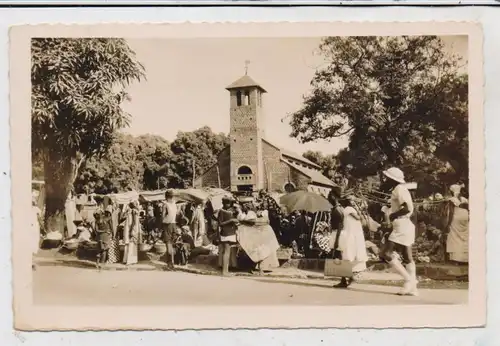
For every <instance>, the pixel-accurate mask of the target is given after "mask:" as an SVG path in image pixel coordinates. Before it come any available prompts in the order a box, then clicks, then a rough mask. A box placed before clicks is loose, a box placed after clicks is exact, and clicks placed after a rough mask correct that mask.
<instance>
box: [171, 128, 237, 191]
mask: <svg viewBox="0 0 500 346" xmlns="http://www.w3.org/2000/svg"><path fill="white" fill-rule="evenodd" d="M228 145H229V139H228V137H227V136H226V135H225V134H223V133H214V132H212V130H211V129H210V128H209V127H208V126H205V127H202V128H200V129H198V130H195V131H193V132H179V133H178V134H177V137H176V139H175V140H174V141H173V142H172V144H171V149H172V153H173V154H174V157H173V159H172V169H173V170H174V171H175V172H177V174H178V175H179V177H180V179H181V181H179V184H180V185H182V186H181V187H186V186H191V185H192V179H193V175H194V176H195V177H196V176H198V175H200V174H202V173H203V172H205V171H206V170H207V169H208V168H210V167H211V166H212V165H214V164H215V163H216V162H217V156H218V155H219V153H220V152H221V151H222V150H223V149H224V148H225V147H226V146H228ZM193 168H194V171H193Z"/></svg>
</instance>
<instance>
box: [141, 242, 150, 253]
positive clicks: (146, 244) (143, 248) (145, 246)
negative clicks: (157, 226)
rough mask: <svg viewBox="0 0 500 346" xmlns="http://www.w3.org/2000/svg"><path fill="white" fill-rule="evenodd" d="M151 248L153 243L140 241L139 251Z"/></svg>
mask: <svg viewBox="0 0 500 346" xmlns="http://www.w3.org/2000/svg"><path fill="white" fill-rule="evenodd" d="M152 248H153V244H149V243H141V244H139V252H149V251H151V249H152Z"/></svg>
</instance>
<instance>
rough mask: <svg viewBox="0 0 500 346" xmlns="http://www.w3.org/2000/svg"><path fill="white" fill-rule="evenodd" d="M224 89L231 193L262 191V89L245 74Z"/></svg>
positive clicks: (263, 174)
mask: <svg viewBox="0 0 500 346" xmlns="http://www.w3.org/2000/svg"><path fill="white" fill-rule="evenodd" d="M247 65H248V62H247ZM245 70H247V68H246V69H245ZM226 90H228V91H229V97H230V109H229V115H230V130H229V137H230V141H231V143H230V160H231V165H230V166H231V168H230V169H231V173H230V176H231V191H256V190H260V189H263V188H264V181H265V179H264V176H265V172H264V162H263V157H262V137H263V136H264V119H263V117H264V114H263V105H262V96H263V94H264V93H266V90H265V89H264V88H263V87H261V86H260V85H259V84H258V83H256V82H255V81H254V80H253V79H252V78H250V77H249V76H248V74H247V71H245V75H244V76H243V77H241V78H240V79H238V80H237V81H235V82H234V83H232V84H231V85H229V86H228V87H227V88H226Z"/></svg>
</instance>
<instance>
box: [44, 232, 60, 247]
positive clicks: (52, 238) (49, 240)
mask: <svg viewBox="0 0 500 346" xmlns="http://www.w3.org/2000/svg"><path fill="white" fill-rule="evenodd" d="M62 241H63V236H62V234H61V233H59V232H49V233H47V234H46V235H45V238H44V239H43V241H42V248H46V249H53V248H56V247H59V246H60V245H61V244H62Z"/></svg>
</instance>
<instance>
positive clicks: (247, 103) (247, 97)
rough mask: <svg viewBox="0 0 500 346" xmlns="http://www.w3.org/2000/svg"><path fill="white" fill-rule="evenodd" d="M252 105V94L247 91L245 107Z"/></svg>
mask: <svg viewBox="0 0 500 346" xmlns="http://www.w3.org/2000/svg"><path fill="white" fill-rule="evenodd" d="M249 105H250V93H249V92H248V91H245V106H249Z"/></svg>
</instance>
